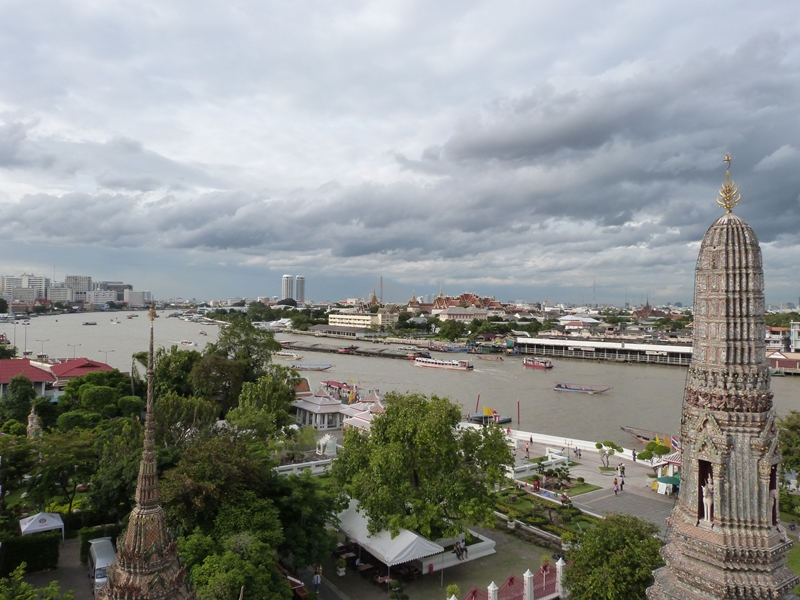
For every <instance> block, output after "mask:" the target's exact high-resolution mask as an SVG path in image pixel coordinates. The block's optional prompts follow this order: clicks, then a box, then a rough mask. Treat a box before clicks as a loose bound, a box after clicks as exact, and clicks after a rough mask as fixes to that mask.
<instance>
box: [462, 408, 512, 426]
mask: <svg viewBox="0 0 800 600" xmlns="http://www.w3.org/2000/svg"><path fill="white" fill-rule="evenodd" d="M489 410H491V409H489ZM467 421H470V422H472V423H480V424H481V425H489V424H490V423H510V422H511V417H506V416H503V415H501V414H500V413H498V412H497V411H495V410H492V412H491V413H487V412H486V410H484V412H482V413H469V414H468V415H467Z"/></svg>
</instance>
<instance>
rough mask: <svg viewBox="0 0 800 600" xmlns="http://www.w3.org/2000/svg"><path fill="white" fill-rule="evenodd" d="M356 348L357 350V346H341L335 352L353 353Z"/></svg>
mask: <svg viewBox="0 0 800 600" xmlns="http://www.w3.org/2000/svg"><path fill="white" fill-rule="evenodd" d="M356 350H358V346H342V347H341V348H339V349H338V350H337V351H336V352H338V353H339V354H355V351H356Z"/></svg>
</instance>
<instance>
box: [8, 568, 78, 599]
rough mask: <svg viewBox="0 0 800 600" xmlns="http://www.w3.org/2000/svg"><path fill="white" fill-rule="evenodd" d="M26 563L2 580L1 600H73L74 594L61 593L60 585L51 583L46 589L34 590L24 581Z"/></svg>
mask: <svg viewBox="0 0 800 600" xmlns="http://www.w3.org/2000/svg"><path fill="white" fill-rule="evenodd" d="M24 574H25V563H22V564H20V565H19V566H18V567H17V568H16V569H14V571H13V572H12V573H11V574H10V575H9V576H8V577H3V578H0V600H72V599H73V594H72V592H64V593H63V594H62V593H61V588H60V587H59V586H58V583H57V582H55V581H51V582H50V584H49V585H48V586H47V587H45V588H34V587H33V586H32V585H31V584H30V583H28V582H26V581H24V580H23V578H22V576H23V575H24Z"/></svg>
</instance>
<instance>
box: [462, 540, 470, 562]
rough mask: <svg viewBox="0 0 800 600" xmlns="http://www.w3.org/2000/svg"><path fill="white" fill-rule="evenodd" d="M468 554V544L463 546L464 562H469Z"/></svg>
mask: <svg viewBox="0 0 800 600" xmlns="http://www.w3.org/2000/svg"><path fill="white" fill-rule="evenodd" d="M468 552H469V551H468V550H467V544H466V542H465V543H463V544H461V553H462V554H463V555H464V560H469V556H468Z"/></svg>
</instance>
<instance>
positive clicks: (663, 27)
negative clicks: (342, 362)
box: [0, 0, 800, 305]
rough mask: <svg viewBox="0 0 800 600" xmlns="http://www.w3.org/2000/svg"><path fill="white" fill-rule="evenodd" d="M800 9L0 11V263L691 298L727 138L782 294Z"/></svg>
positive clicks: (239, 283)
mask: <svg viewBox="0 0 800 600" xmlns="http://www.w3.org/2000/svg"><path fill="white" fill-rule="evenodd" d="M796 12H797V11H796V7H795V6H794V4H793V3H791V2H789V1H788V0H784V1H781V2H776V3H771V4H770V5H769V6H768V7H764V6H757V5H752V6H751V5H747V4H734V5H731V4H729V3H725V4H723V3H721V2H709V3H703V4H702V5H699V6H698V5H697V4H696V3H690V2H686V1H683V2H676V3H670V4H669V5H663V6H661V5H642V4H641V3H633V2H613V3H610V4H604V5H602V6H600V5H597V4H596V3H590V2H578V3H577V4H571V5H569V6H557V5H547V4H541V3H539V4H537V3H530V4H528V5H519V4H517V3H510V2H499V3H498V2H493V3H489V2H486V1H478V0H475V1H473V2H468V3H466V4H464V3H461V2H459V3H456V2H442V3H437V4H436V5H435V6H434V5H427V4H422V3H420V4H414V3H403V4H397V5H394V4H386V3H377V2H368V1H364V2H359V3H356V2H344V3H337V4H336V5H320V6H314V7H313V8H311V9H309V11H308V12H305V11H303V10H302V9H298V8H297V7H293V6H289V5H286V6H284V5H269V4H268V5H264V4H260V3H248V2H245V3H241V4H237V5H236V6H219V5H217V4H211V3H204V2H200V3H199V4H192V5H191V6H190V5H176V6H174V7H172V8H171V9H170V10H169V11H167V10H164V9H163V7H162V6H161V5H158V4H155V3H149V2H144V3H143V4H139V5H136V6H111V5H108V6H100V5H98V6H92V7H77V6H70V5H62V4H59V3H52V4H49V3H47V2H46V3H45V7H44V9H42V7H40V6H37V7H33V6H31V5H29V4H25V3H21V2H11V3H6V4H4V5H3V6H2V7H0V18H2V19H3V22H4V23H9V24H11V25H7V26H6V27H5V28H4V32H3V36H0V47H2V49H3V50H5V52H4V55H5V56H8V57H13V60H9V61H7V62H5V63H3V65H1V66H0V83H1V84H2V85H0V257H2V259H1V260H0V272H2V273H4V274H8V275H15V274H18V273H23V272H25V273H31V272H33V273H37V274H39V275H46V276H49V274H52V273H53V270H54V267H55V270H56V273H57V274H56V278H57V279H59V280H63V279H64V276H65V274H67V273H93V274H94V275H93V276H95V277H97V278H98V279H104V278H114V279H120V280H124V281H133V282H142V284H141V285H142V287H146V288H148V289H150V290H153V291H154V294H155V295H156V296H157V297H164V298H168V297H176V296H184V297H197V298H224V297H227V296H231V295H234V294H235V295H240V296H248V297H253V298H255V297H257V296H262V295H270V296H272V295H278V291H279V290H280V288H279V287H277V286H276V285H275V284H273V283H268V282H273V281H278V280H280V277H281V274H283V273H295V274H296V273H303V274H304V276H305V277H306V278H307V282H306V289H305V296H306V297H307V298H309V299H315V300H321V299H330V300H334V299H341V298H345V297H348V296H352V295H354V294H356V295H365V294H368V293H369V292H370V291H371V290H372V289H373V287H374V286H375V283H376V282H377V280H378V278H379V277H380V276H383V278H384V281H385V282H386V284H387V288H391V286H394V288H395V289H394V291H392V290H391V289H389V291H388V292H385V293H384V297H385V299H391V300H403V299H405V297H406V296H410V292H412V291H417V292H421V291H422V290H426V291H427V293H429V292H430V291H431V290H438V289H439V287H440V286H442V285H443V286H444V288H445V291H446V292H448V293H449V292H450V291H452V293H460V292H462V291H467V290H469V291H475V292H477V293H481V294H493V295H495V296H496V297H498V298H502V299H510V298H516V299H520V300H524V301H527V302H537V301H542V300H543V299H544V298H551V299H553V300H557V301H569V302H576V303H585V304H590V303H598V304H617V305H621V304H623V303H624V301H625V297H626V295H627V297H628V301H629V302H630V303H631V304H634V303H637V302H639V301H640V299H641V298H647V297H649V298H650V299H654V298H655V299H656V301H662V302H682V303H683V304H684V305H688V304H691V301H692V281H693V274H694V268H695V257H696V255H697V248H698V244H699V240H700V239H701V238H702V236H703V233H704V232H705V228H704V226H703V224H704V223H709V222H711V221H713V219H714V218H715V217H716V216H718V214H719V213H718V209H717V208H716V204H715V202H714V200H715V197H716V191H717V190H718V189H719V182H720V181H721V180H722V179H723V178H724V165H723V164H722V157H723V156H724V155H725V154H728V153H730V154H731V155H732V156H733V165H732V169H731V173H732V176H733V178H734V180H735V181H736V183H737V184H738V185H739V188H740V190H741V192H742V194H743V200H742V203H741V204H740V206H739V208H738V209H737V210H738V211H739V214H741V215H742V216H743V218H745V219H747V221H748V222H749V223H750V224H751V225H752V226H753V227H754V229H755V230H756V231H758V232H759V236H761V237H760V242H761V247H762V250H763V254H764V270H765V282H766V283H765V293H766V300H767V302H768V303H771V304H777V303H780V302H787V301H790V302H796V300H797V297H798V295H800V286H799V285H798V281H797V278H796V275H795V271H796V261H797V258H796V257H797V256H798V251H799V250H800V203H799V202H798V198H799V197H800V193H799V192H798V191H799V190H800V173H798V172H797V169H796V168H794V166H795V165H796V164H797V162H798V160H800V149H799V148H798V144H797V141H796V140H797V139H798V137H800V135H799V134H800V131H798V130H799V129H800V127H799V125H800V118H799V117H798V116H797V115H798V114H800V111H799V110H798V108H800V107H799V106H798V104H800V77H798V72H799V71H800V39H798V38H797V37H796V35H795V32H796V31H797V25H798V16H797V14H796ZM43 15H44V16H43ZM43 48H47V51H46V52H45V51H43V50H42V49H43Z"/></svg>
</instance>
